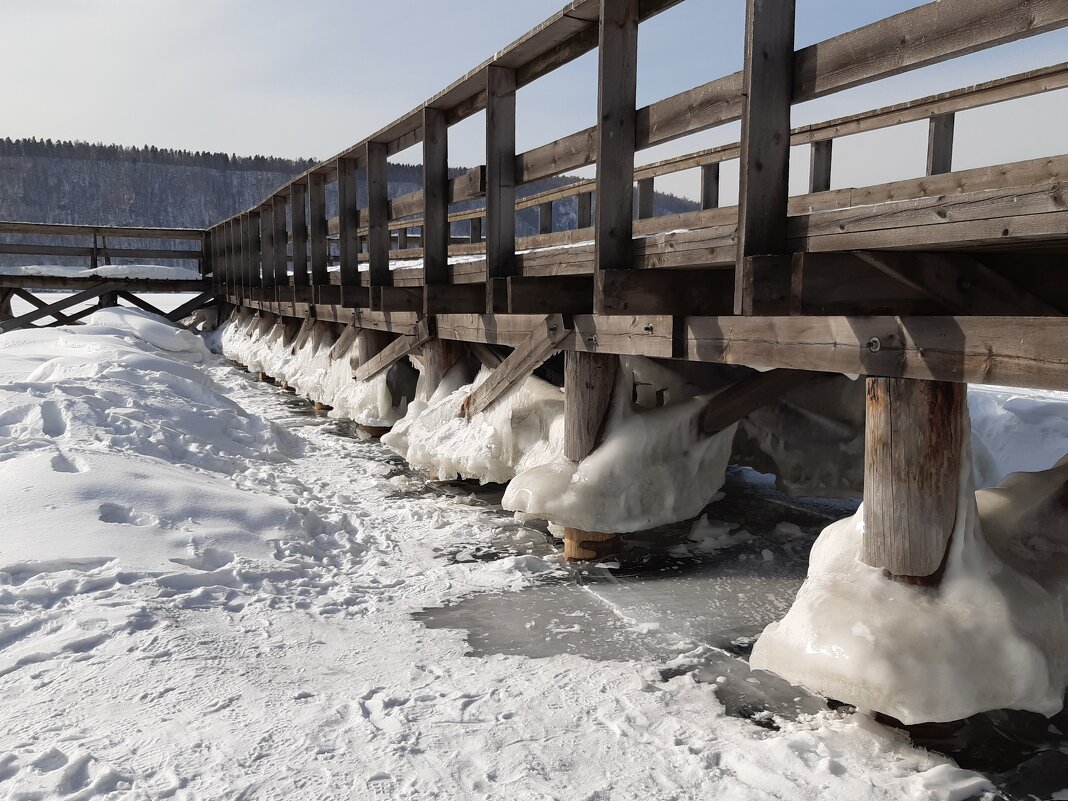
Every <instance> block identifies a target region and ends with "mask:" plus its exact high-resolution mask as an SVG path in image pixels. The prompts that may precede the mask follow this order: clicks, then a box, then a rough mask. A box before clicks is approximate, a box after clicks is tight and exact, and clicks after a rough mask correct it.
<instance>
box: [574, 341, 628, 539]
mask: <svg viewBox="0 0 1068 801" xmlns="http://www.w3.org/2000/svg"><path fill="white" fill-rule="evenodd" d="M618 371H619V357H618V356H611V355H606V354H601V353H577V352H573V351H568V352H567V353H566V354H565V356H564V456H565V457H566V458H568V459H570V460H571V461H573V462H581V461H582V460H583V459H585V458H586V457H587V456H589V455H590V453H591V452H592V451H593V449H594V448H596V447H597V444H598V443H599V441H600V439H601V436H602V434H603V429H604V421H605V417H606V415H607V413H608V407H609V404H610V402H611V400H612V393H613V390H614V389H615V385H616V375H617V373H618ZM619 548H620V539H619V535H618V534H615V533H614V532H600V531H583V530H581V529H577V528H570V527H567V528H565V529H564V558H566V559H573V560H579V559H597V558H599V557H602V556H608V555H610V554H613V553H616V552H617V551H618V550H619Z"/></svg>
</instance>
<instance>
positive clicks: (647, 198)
mask: <svg viewBox="0 0 1068 801" xmlns="http://www.w3.org/2000/svg"><path fill="white" fill-rule="evenodd" d="M655 180H656V179H654V178H642V179H641V180H639V181H638V219H639V220H648V219H649V218H650V217H653V216H655V214H656V212H655V211H654V208H653V207H654V200H655V198H656V191H655V189H654V183H653V182H654V181H655Z"/></svg>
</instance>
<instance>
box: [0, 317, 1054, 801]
mask: <svg viewBox="0 0 1068 801" xmlns="http://www.w3.org/2000/svg"><path fill="white" fill-rule="evenodd" d="M89 323H90V324H89V325H87V326H81V327H76V328H68V329H49V330H42V331H19V332H13V333H10V334H5V335H2V336H0V498H2V501H3V504H2V510H3V516H4V523H3V534H2V535H0V692H2V697H3V699H4V712H3V721H4V722H3V725H2V726H0V796H2V797H4V798H10V799H75V798H78V799H88V798H108V799H112V798H114V799H117V798H123V799H126V798H144V799H148V798H152V799H155V798H175V799H185V800H191V799H216V798H217V799H233V798H246V799H253V798H255V799H261V798H265V799H271V798H278V799H283V798H284V799H287V800H289V799H305V798H306V799H316V801H319V800H320V799H365V798H367V799H379V798H381V799H390V798H397V799H402V798H405V799H434V798H438V799H461V798H494V799H496V798H502V799H505V798H506V799H550V798H552V799H632V798H633V799H642V801H647V800H648V799H668V798H671V799H691V798H693V799H696V798H702V799H703V798H724V799H762V798H778V799H798V798H813V799H814V798H821V799H822V798H827V799H843V800H844V799H849V801H853V799H861V798H886V799H891V798H892V799H898V798H917V799H926V798H940V799H964V798H970V797H973V796H977V795H982V794H983V793H984V792H987V791H989V790H990V789H991V785H990V783H989V782H988V781H987V779H986V778H984V777H983V776H981V775H979V774H976V773H973V772H970V771H967V770H962V769H960V768H957V767H956V766H955V765H954V764H953V763H952V762H951V761H950V760H948V759H947V758H945V757H942V756H940V755H937V754H934V753H928V752H926V751H923V750H922V749H918V748H915V747H913V746H912V745H911V744H910V743H909V742H908V740H907V738H906V737H905V736H904V735H903V734H902V733H900V732H898V731H896V730H894V729H890V728H887V727H884V726H882V725H880V724H878V723H876V722H874V721H873V720H872V719H871V718H870V717H868V716H866V715H864V714H859V713H854V712H851V711H848V710H840V711H837V712H832V711H830V710H823V711H818V712H814V711H813V713H810V714H800V715H795V714H791V715H784V716H782V717H779V718H777V719H775V720H773V721H772V722H773V723H774V724H775V725H774V726H772V727H771V728H768V727H766V726H759V725H757V724H756V723H755V722H754V721H753V720H751V719H748V718H747V717H744V716H739V715H733V714H728V712H727V709H726V708H725V706H724V702H723V701H722V700H721V697H720V694H719V691H718V690H717V687H718V685H717V683H715V682H708V683H706V682H700V681H697V680H696V678H695V674H694V673H693V672H690V671H689V670H688V669H687V668H693V667H695V666H699V665H700V664H702V663H705V662H707V661H709V660H708V657H709V654H710V653H712V652H713V651H714V650H715V649H712V648H710V646H709V645H708V644H707V643H706V642H705V641H703V638H702V634H701V632H700V630H698V631H689V632H687V634H686V637H682V638H680V639H679V641H678V642H676V643H674V644H673V648H674V651H675V656H674V657H673V658H672V659H671V660H670V661H658V660H657V659H656V658H655V657H653V656H641V655H638V656H634V655H632V656H631V657H630V658H615V659H609V658H599V657H598V654H597V648H595V647H594V648H590V649H589V650H588V652H587V653H586V655H585V656H579V655H577V654H574V653H566V652H553V651H552V650H550V651H549V652H547V653H546V654H545V655H543V656H541V657H540V658H532V657H530V656H527V655H523V654H517V653H504V652H501V653H493V652H483V653H478V652H475V653H472V652H471V650H470V646H469V643H468V640H467V639H466V638H465V636H464V633H463V632H462V631H461V630H458V629H452V628H438V627H428V626H426V625H424V623H423V622H421V621H419V620H416V619H415V618H413V615H415V614H420V615H422V614H424V611H423V610H425V609H426V608H428V607H443V606H449V607H458V606H459V605H460V604H462V603H465V602H466V601H467V600H468V599H471V598H473V597H486V596H484V595H480V594H484V593H487V592H501V593H506V594H512V593H514V594H515V595H514V597H516V598H517V599H522V598H523V592H524V591H526V592H528V593H530V592H534V591H537V590H541V589H546V588H552V587H554V586H557V587H568V588H570V589H571V591H574V592H586V591H584V590H582V589H576V588H575V580H576V574H574V573H573V572H571V571H570V569H568V568H566V567H565V566H564V565H562V564H561V563H560V562H559V561H558V559H557V558H556V557H555V556H554V555H553V554H552V552H551V550H550V549H547V548H530V547H525V546H524V547H519V545H516V547H511V548H504V549H500V552H499V553H494V554H491V556H488V557H485V558H484V559H483V560H467V561H462V560H458V559H455V558H448V555H449V554H455V553H456V551H457V549H458V548H466V549H467V550H468V551H473V552H478V551H480V549H481V551H483V552H485V551H486V550H487V549H488V548H489V547H490V546H495V547H496V546H497V545H499V544H500V543H501V541H502V540H505V541H509V542H512V543H513V544H518V543H529V542H534V541H537V540H538V539H539V537H540V536H541V535H540V534H539V533H538V532H537V531H536V530H534V529H530V528H526V527H524V526H523V525H521V524H518V523H516V522H515V521H513V520H512V519H511V517H510V516H509V515H507V514H506V513H503V512H502V511H501V510H500V509H499V507H496V506H494V505H487V504H485V503H482V502H480V501H478V500H477V499H474V498H471V497H467V496H466V495H464V494H462V493H461V494H456V495H448V494H442V493H439V492H429V491H427V490H426V485H425V483H424V481H423V480H422V479H420V478H418V477H417V476H415V475H413V474H411V473H410V472H409V471H407V470H405V469H403V468H402V467H401V466H400V464H399V462H398V461H397V460H396V458H395V457H393V456H391V455H390V454H389V452H388V450H387V449H386V448H385V447H384V446H382V445H381V444H379V443H375V442H361V441H357V440H354V439H346V438H342V437H338V436H336V435H334V434H332V433H330V432H329V431H328V430H327V429H326V428H325V427H322V426H285V427H283V426H281V425H279V424H278V423H276V422H273V420H274V419H278V418H280V417H281V416H282V410H283V408H284V407H283V404H282V398H283V397H284V396H283V395H282V394H281V393H280V392H278V391H277V390H272V389H268V388H265V387H264V386H263V385H256V384H251V383H250V382H249V381H248V380H247V379H246V378H245V377H243V376H242V375H241V374H240V373H239V372H237V371H236V370H234V369H233V368H231V367H229V366H227V365H226V364H225V363H223V362H222V360H220V359H218V358H216V357H214V356H212V355H211V354H209V353H208V352H207V350H206V348H205V346H204V344H203V342H202V340H200V339H199V338H198V337H196V336H195V335H193V334H190V333H189V332H186V331H181V330H177V329H175V328H173V327H171V326H169V325H167V324H165V323H163V322H161V321H159V320H157V319H154V318H152V317H151V316H148V315H143V314H141V313H139V312H134V311H107V312H101V313H98V314H96V315H94V316H93V317H92V318H90V320H89ZM732 530H733V527H732V526H729V525H727V526H723V525H719V524H715V523H713V522H709V521H706V522H704V523H701V524H699V525H698V526H697V527H695V529H694V532H693V534H692V536H691V538H690V539H689V540H688V542H690V545H688V546H686V548H688V549H691V550H706V551H708V552H714V551H715V550H716V549H718V548H723V547H727V546H729V545H731V544H735V543H739V542H744V541H745V537H744V536H742V534H743V533H742V532H737V531H734V532H733V533H732ZM782 533H783V536H785V537H790V536H793V534H794V533H795V532H793V530H792V529H790V528H789V527H784V528H783V529H782ZM686 548H684V550H685V549H686ZM523 551H531V552H530V553H524V552H523ZM742 556H748V554H742ZM768 556H772V557H774V554H772V553H771V552H770V551H768V553H767V555H764V554H763V552H761V551H757V552H756V553H755V554H754V555H752V558H753V559H755V561H754V562H752V564H753V569H754V571H756V572H759V570H761V569H762V568H761V567H760V566H761V565H764V564H770V565H774V564H775V562H774V561H768ZM494 557H495V558H494ZM739 558H742V557H741V556H740V557H739ZM589 592H590V593H592V592H593V590H589ZM617 596H618V593H617ZM508 597H513V596H511V595H509V596H508ZM605 597H606V598H608V597H609V596H608V595H606V596H605ZM516 606H517V607H518V608H519V609H523V608H524V607H523V603H522V601H521V600H520V601H519V603H517V604H516ZM604 606H605V608H608V609H609V610H610V611H612V610H614V611H612V614H615V615H616V616H617V618H618V619H619V620H620V621H621V622H620V624H619V625H620V626H621V627H623V628H624V629H625V630H626V631H627V632H628V636H629V637H630V638H632V639H633V640H635V641H637V642H642V641H643V640H644V638H655V637H662V636H664V633H663V631H660V630H659V629H658V626H657V625H655V624H651V623H646V622H642V621H638V620H635V619H633V617H632V616H630V617H628V615H629V614H630V613H629V612H628V609H627V606H626V604H625V603H623V602H622V601H621V600H620V598H619V597H614V599H613V600H611V601H610V602H608V601H606V603H605V604H604ZM560 617H561V619H562V620H564V621H566V625H561V626H559V627H558V629H559V630H558V631H553V630H546V631H545V632H544V640H545V641H546V642H549V641H550V640H552V639H553V638H554V637H559V636H570V637H576V636H582V637H584V638H585V639H586V640H588V641H595V640H596V639H597V638H598V636H599V635H600V632H599V631H598V629H597V628H596V627H593V626H587V627H585V628H584V626H583V622H584V619H583V617H582V616H581V614H578V615H576V614H575V610H574V609H570V608H567V607H565V608H561V609H560ZM521 620H522V618H520V621H521ZM505 625H514V626H517V627H524V626H526V625H529V626H534V625H536V621H535V620H534V619H533V618H532V619H530V620H529V621H527V623H526V624H524V623H522V622H518V621H512V620H509V621H507V623H506V624H505ZM576 627H577V628H576ZM537 634H539V633H538V632H536V634H535V639H536V638H537V636H536V635H537ZM639 650H640V649H639ZM651 652H655V649H651ZM716 653H717V654H718V656H716V657H715V659H714V660H712V661H714V662H718V663H720V664H724V665H732V666H733V667H731V669H730V670H732V671H734V672H736V673H737V674H738V675H740V676H743V678H741V679H740V680H741V681H742V682H743V683H744V682H746V681H748V680H749V678H752V680H753V681H756V682H760V681H762V679H761V678H754V677H748V672H747V668H746V667H745V665H744V663H742V662H740V661H737V660H733V659H731V658H729V657H726V656H725V655H724V654H723V653H722V652H716ZM732 675H733V674H732ZM725 680H726V677H725ZM797 693H798V698H800V697H801V696H802V695H803V693H802V692H801V691H797ZM764 722H765V723H767V722H768V721H764ZM1064 784H1065V791H1064V793H1063V794H1060V797H1066V796H1068V775H1066V778H1065V782H1064Z"/></svg>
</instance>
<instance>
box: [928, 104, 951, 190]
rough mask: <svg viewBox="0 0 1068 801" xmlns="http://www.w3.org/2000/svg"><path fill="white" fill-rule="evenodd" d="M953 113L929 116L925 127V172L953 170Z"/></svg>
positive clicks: (936, 172)
mask: <svg viewBox="0 0 1068 801" xmlns="http://www.w3.org/2000/svg"><path fill="white" fill-rule="evenodd" d="M955 120H956V115H955V114H939V115H938V116H937V117H931V122H930V123H929V126H928V129H927V174H928V175H940V174H942V173H946V172H952V171H953V127H954V122H955Z"/></svg>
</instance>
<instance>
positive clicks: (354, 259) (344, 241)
mask: <svg viewBox="0 0 1068 801" xmlns="http://www.w3.org/2000/svg"><path fill="white" fill-rule="evenodd" d="M337 199H338V232H339V233H338V247H339V249H340V253H339V258H340V261H341V275H340V278H341V303H342V305H345V306H366V305H368V296H367V294H366V290H363V289H362V288H361V287H360V263H359V252H360V242H359V237H358V236H357V231H358V230H359V228H360V221H359V217H358V216H357V211H356V159H352V158H339V159H338V160H337Z"/></svg>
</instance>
